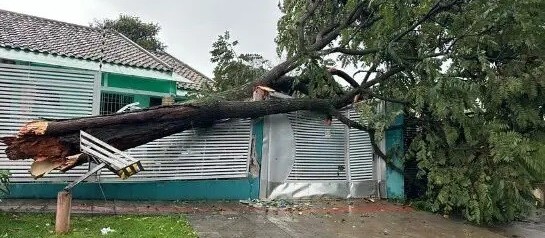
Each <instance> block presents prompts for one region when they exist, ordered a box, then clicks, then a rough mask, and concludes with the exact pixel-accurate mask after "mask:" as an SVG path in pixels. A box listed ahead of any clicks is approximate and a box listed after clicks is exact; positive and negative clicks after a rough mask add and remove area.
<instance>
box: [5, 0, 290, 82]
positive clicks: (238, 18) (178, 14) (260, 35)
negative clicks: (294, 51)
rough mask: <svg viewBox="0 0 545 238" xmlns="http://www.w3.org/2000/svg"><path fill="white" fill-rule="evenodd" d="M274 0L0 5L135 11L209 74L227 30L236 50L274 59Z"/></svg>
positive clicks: (44, 10) (69, 11)
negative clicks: (215, 48)
mask: <svg viewBox="0 0 545 238" xmlns="http://www.w3.org/2000/svg"><path fill="white" fill-rule="evenodd" d="M277 4H278V0H193V1H191V0H47V1H43V0H1V1H0V9H4V10H9V11H14V12H20V13H25V14H30V15H35V16H40V17H45V18H50V19H55V20H59V21H65V22H70V23H75V24H80V25H89V23H90V22H93V20H94V19H103V18H117V16H118V15H119V14H128V15H133V16H138V17H140V18H141V19H142V20H144V21H153V22H156V23H158V24H159V25H160V26H161V27H162V29H161V33H160V35H159V36H160V38H161V40H162V41H163V42H165V43H166V45H167V52H169V53H171V54H172V55H174V56H176V57H178V58H179V59H180V60H182V61H184V62H185V63H187V64H189V65H190V66H192V67H194V68H196V69H197V70H199V71H201V72H203V73H204V74H206V75H207V76H210V77H211V76H212V69H213V65H212V63H210V53H209V51H210V50H211V45H212V42H214V41H215V40H216V38H217V36H218V35H220V34H223V32H224V31H226V30H229V31H230V32H231V37H232V38H234V39H237V40H239V42H240V44H239V46H240V51H241V53H242V52H251V53H259V54H262V55H263V56H265V58H267V59H270V60H272V61H273V62H275V61H277V60H278V58H277V57H276V53H275V44H274V37H275V36H276V22H277V20H278V18H279V17H280V14H281V13H280V11H279V10H278V7H277Z"/></svg>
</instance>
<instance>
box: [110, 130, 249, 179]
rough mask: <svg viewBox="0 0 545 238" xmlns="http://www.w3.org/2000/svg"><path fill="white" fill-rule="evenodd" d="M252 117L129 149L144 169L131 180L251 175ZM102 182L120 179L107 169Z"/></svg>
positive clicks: (216, 177)
mask: <svg viewBox="0 0 545 238" xmlns="http://www.w3.org/2000/svg"><path fill="white" fill-rule="evenodd" d="M250 128H251V125H250V120H233V121H230V122H225V123H220V124H216V125H214V126H213V127H211V128H205V129H194V130H188V131H184V132H182V133H178V134H175V135H172V136H168V137H165V138H161V139H158V140H156V141H153V142H151V143H148V144H146V145H142V146H139V147H136V148H133V149H130V150H128V151H127V152H128V153H129V154H130V155H131V156H133V157H134V158H136V159H138V160H140V161H141V163H142V166H143V167H144V170H143V171H141V172H139V173H138V174H136V175H133V176H132V177H131V178H130V179H129V180H130V181H150V180H176V179H183V180H192V179H218V178H242V177H247V176H248V168H249V164H248V163H249V161H250V160H249V159H250V142H251V131H250V130H251V129H250ZM100 180H102V181H115V180H118V178H117V176H116V175H114V174H113V173H112V172H110V171H109V170H106V169H104V170H103V171H102V172H101V174H100Z"/></svg>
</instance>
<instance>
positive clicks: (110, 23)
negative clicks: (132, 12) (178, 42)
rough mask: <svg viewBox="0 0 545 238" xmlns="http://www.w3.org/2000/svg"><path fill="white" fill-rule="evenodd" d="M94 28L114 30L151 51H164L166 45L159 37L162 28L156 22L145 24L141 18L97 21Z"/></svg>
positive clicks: (124, 17) (132, 17)
mask: <svg viewBox="0 0 545 238" xmlns="http://www.w3.org/2000/svg"><path fill="white" fill-rule="evenodd" d="M91 26H92V27H98V28H104V29H112V30H115V31H117V32H119V33H121V34H123V35H124V36H126V37H127V38H129V39H131V40H132V41H134V42H135V43H136V44H138V45H139V46H141V47H142V48H144V49H146V50H150V51H157V50H164V49H165V48H166V45H165V44H164V43H163V42H161V41H160V40H159V38H158V36H157V34H158V33H159V31H160V30H161V27H160V26H159V24H157V23H154V22H143V21H142V20H141V19H140V18H139V17H135V16H129V15H123V14H121V15H119V17H118V18H117V19H104V20H100V21H95V22H94V23H92V24H91Z"/></svg>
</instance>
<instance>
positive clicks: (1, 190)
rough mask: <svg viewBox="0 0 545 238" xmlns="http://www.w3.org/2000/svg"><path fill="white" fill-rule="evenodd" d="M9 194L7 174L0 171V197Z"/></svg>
mask: <svg viewBox="0 0 545 238" xmlns="http://www.w3.org/2000/svg"><path fill="white" fill-rule="evenodd" d="M6 194H9V173H8V172H7V171H3V170H0V197H2V196H3V195H6Z"/></svg>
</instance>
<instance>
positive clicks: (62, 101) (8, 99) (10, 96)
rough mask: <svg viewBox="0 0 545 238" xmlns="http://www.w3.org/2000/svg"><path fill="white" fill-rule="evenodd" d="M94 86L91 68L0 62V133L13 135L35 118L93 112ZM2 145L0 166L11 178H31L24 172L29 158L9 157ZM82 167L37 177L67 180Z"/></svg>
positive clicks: (72, 115)
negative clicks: (73, 68)
mask: <svg viewBox="0 0 545 238" xmlns="http://www.w3.org/2000/svg"><path fill="white" fill-rule="evenodd" d="M97 83H98V84H97ZM98 86H100V81H99V79H98V78H97V75H96V73H95V72H92V71H83V70H68V69H57V68H49V67H36V66H24V65H11V64H0V137H2V136H12V135H14V134H15V133H16V132H17V130H18V129H19V127H21V126H22V125H23V124H24V123H25V122H28V121H31V120H36V119H37V118H51V119H61V118H72V117H82V116H90V115H93V114H96V113H97V112H98V111H97V109H98V106H97V105H95V106H94V107H93V102H97V100H93V98H94V97H96V96H97V95H96V94H95V92H97V91H98V90H97V88H98ZM93 109H95V110H93ZM5 148H6V147H5V145H3V144H0V169H7V170H9V172H10V173H11V180H12V181H13V182H27V181H33V179H32V177H31V176H30V174H29V172H28V170H29V168H30V164H31V161H29V160H25V161H10V160H8V159H7V158H6V154H5V153H4V150H5ZM86 170H87V169H86V167H84V166H83V167H79V168H76V169H73V170H71V171H69V172H67V173H64V174H63V173H58V172H53V173H51V174H49V175H47V176H46V177H44V178H42V179H41V180H42V181H70V180H73V179H75V178H76V177H79V176H80V175H82V174H84V173H85V172H86Z"/></svg>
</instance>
